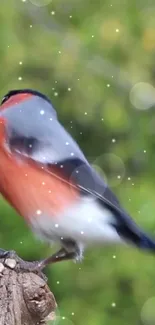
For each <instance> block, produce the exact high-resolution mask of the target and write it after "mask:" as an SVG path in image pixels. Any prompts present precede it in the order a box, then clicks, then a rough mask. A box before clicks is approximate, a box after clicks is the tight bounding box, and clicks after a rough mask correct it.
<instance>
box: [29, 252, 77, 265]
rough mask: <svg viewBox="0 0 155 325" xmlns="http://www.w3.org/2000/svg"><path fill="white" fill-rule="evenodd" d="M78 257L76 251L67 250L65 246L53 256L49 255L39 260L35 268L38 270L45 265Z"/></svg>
mask: <svg viewBox="0 0 155 325" xmlns="http://www.w3.org/2000/svg"><path fill="white" fill-rule="evenodd" d="M75 257H76V253H75V252H67V251H66V250H65V248H61V249H60V250H59V251H58V252H57V253H55V254H53V255H52V256H49V257H47V258H46V259H43V260H41V261H39V262H37V264H36V266H35V268H36V270H42V269H44V267H45V266H47V265H48V264H51V263H56V262H60V261H66V260H72V259H74V258H75Z"/></svg>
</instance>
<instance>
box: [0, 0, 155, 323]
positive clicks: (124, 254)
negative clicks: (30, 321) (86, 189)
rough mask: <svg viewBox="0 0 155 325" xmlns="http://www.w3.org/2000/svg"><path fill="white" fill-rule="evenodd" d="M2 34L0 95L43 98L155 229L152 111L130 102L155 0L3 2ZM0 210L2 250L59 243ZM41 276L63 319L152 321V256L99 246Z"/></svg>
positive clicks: (152, 76)
mask: <svg viewBox="0 0 155 325" xmlns="http://www.w3.org/2000/svg"><path fill="white" fill-rule="evenodd" d="M0 40H1V45H0V63H1V73H0V96H1V97H3V95H4V94H5V93H6V92H7V91H8V90H9V89H14V88H34V89H37V90H40V91H41V92H43V93H45V94H46V95H48V96H49V97H50V98H51V100H52V103H53V105H54V107H55V109H56V110H57V112H58V116H59V118H60V120H61V122H62V123H63V124H64V125H65V127H66V128H67V129H68V130H69V132H71V134H72V135H73V136H74V137H75V139H76V140H77V142H78V143H79V144H80V146H81V148H82V149H83V151H84V152H85V154H86V156H87V157H88V159H89V160H90V162H91V163H92V164H94V166H95V168H97V169H98V170H99V172H100V173H103V175H104V177H105V178H106V179H107V182H108V184H110V186H111V188H112V190H113V191H114V192H115V193H116V194H117V196H118V197H119V199H120V201H121V203H122V205H123V206H124V207H125V208H126V209H127V210H128V211H129V212H130V214H131V215H132V216H133V218H134V219H135V220H136V222H137V223H138V224H139V225H140V226H141V227H142V228H143V229H145V231H146V232H148V233H150V234H152V235H153V236H155V199H154V196H155V181H154V180H155V154H154V152H155V113H154V112H155V111H154V106H153V105H152V107H151V108H149V109H143V110H141V109H137V108H136V107H135V106H134V105H132V104H133V103H132V101H131V90H132V89H135V88H133V87H134V85H136V84H139V83H140V82H145V83H148V84H149V85H152V86H154V85H155V3H154V1H151V0H148V1H143V0H134V1H133V0H111V1H109V0H108V1H107V0H105V1H103V0H102V1H99V0H94V1H91V0H85V1H83V0H53V1H50V0H32V1H29V0H26V1H21V0H9V1H2V2H1V10H0ZM21 62H22V63H21ZM148 87H150V89H151V94H150V93H149V94H150V96H152V97H154V89H153V88H151V86H148ZM144 90H145V85H144ZM141 94H142V93H141ZM150 96H148V97H147V96H146V97H147V98H146V97H145V96H144V101H142V102H141V101H140V107H141V108H142V107H143V106H144V107H143V108H146V107H147V105H146V103H147V101H148V100H149V98H150ZM23 195H24V193H23ZM0 215H1V217H0V246H1V247H3V248H6V249H14V250H16V251H17V252H18V254H19V255H20V256H21V257H23V258H24V259H27V260H34V259H39V258H43V257H45V256H48V255H49V254H50V253H51V251H54V249H56V248H53V249H52V250H51V248H49V247H47V245H45V244H43V243H40V242H39V241H37V240H36V239H35V238H34V236H33V235H32V233H31V232H30V230H29V229H28V228H27V226H26V225H25V223H24V221H23V220H21V218H20V217H19V216H18V215H17V214H16V213H15V212H14V210H13V209H12V208H11V207H10V206H8V204H7V203H6V202H4V200H3V199H1V201H0ZM46 274H47V276H48V279H49V286H50V288H51V290H52V291H53V292H54V294H55V297H56V300H57V303H58V306H59V307H58V308H59V312H58V313H59V316H60V317H59V321H58V324H60V325H62V324H64V325H73V324H75V325H82V324H85V325H104V324H105V325H107V324H111V325H125V324H127V325H128V324H131V323H132V324H136V325H137V324H142V323H143V324H145V325H147V324H149V325H150V324H151V325H152V324H155V313H154V309H155V299H152V298H153V297H155V257H154V256H153V255H151V254H146V253H143V252H140V251H138V250H136V249H133V248H131V247H129V248H128V247H115V246H112V247H109V248H107V247H99V248H94V249H93V250H89V251H87V252H86V254H85V260H84V262H83V263H82V264H74V263H72V262H64V263H60V264H57V265H54V266H50V267H49V268H47V270H46ZM150 315H151V316H150ZM64 317H65V319H64ZM149 317H150V320H149ZM149 321H150V322H149Z"/></svg>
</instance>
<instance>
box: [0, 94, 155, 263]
mask: <svg viewBox="0 0 155 325" xmlns="http://www.w3.org/2000/svg"><path fill="white" fill-rule="evenodd" d="M0 193H1V195H2V196H3V197H4V199H6V200H7V201H8V203H9V204H10V205H11V206H12V207H13V208H14V209H15V210H16V211H17V212H18V213H19V215H21V217H23V218H24V219H25V221H26V222H27V224H28V225H29V226H30V228H31V229H32V231H33V232H34V234H35V236H37V237H38V238H40V239H41V240H43V241H46V242H47V243H49V244H52V243H53V242H56V243H58V244H59V245H60V249H59V251H57V252H56V253H54V254H52V255H51V256H49V257H47V258H43V259H42V260H41V261H38V262H37V267H38V269H43V268H44V267H45V266H47V265H48V264H50V263H55V262H58V261H65V260H73V261H77V262H81V261H82V260H83V255H84V251H85V249H86V248H87V247H90V246H92V247H93V246H95V245H102V244H103V245H117V244H129V245H132V246H135V247H137V248H139V249H143V250H145V251H148V252H149V251H150V252H153V253H154V251H155V240H154V239H153V238H151V237H150V236H149V235H147V234H146V233H145V232H144V231H143V230H141V228H140V227H139V226H138V225H137V224H136V222H135V221H134V220H133V218H131V217H130V215H129V214H128V212H127V211H126V210H125V209H124V208H123V207H122V206H121V203H120V201H119V200H118V198H117V197H116V195H115V194H114V193H113V192H112V191H111V189H110V188H109V187H108V185H107V184H106V183H105V181H104V179H103V178H102V177H101V175H100V174H98V173H97V171H96V170H95V169H94V168H93V166H91V164H90V163H89V161H88V160H87V158H86V157H85V155H84V153H83V152H82V150H81V149H80V147H79V145H78V144H77V143H76V141H75V140H74V139H73V137H72V136H71V135H70V134H69V132H68V131H67V130H66V129H65V127H64V126H63V125H62V123H60V121H59V119H58V115H57V112H56V110H55V109H54V108H53V105H52V103H51V101H50V99H49V98H48V97H47V96H45V95H43V94H42V93H41V92H39V91H37V90H33V89H15V90H11V91H9V92H8V93H7V94H6V95H5V96H4V97H3V99H2V101H1V104H0ZM8 253H9V251H6V250H4V249H2V248H1V249H0V257H4V256H7V254H8Z"/></svg>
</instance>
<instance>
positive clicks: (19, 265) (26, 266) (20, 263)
mask: <svg viewBox="0 0 155 325" xmlns="http://www.w3.org/2000/svg"><path fill="white" fill-rule="evenodd" d="M0 261H2V263H3V264H4V265H5V266H6V267H9V268H11V269H15V270H16V271H23V272H34V273H36V274H38V275H39V276H40V277H42V278H43V279H44V280H45V281H46V280H47V278H46V276H45V275H44V274H43V273H42V272H41V268H40V267H39V265H40V262H39V261H33V262H29V261H24V260H23V259H22V258H20V257H19V256H18V255H17V254H16V252H15V251H13V250H11V251H5V250H3V249H0Z"/></svg>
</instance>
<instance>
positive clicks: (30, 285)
mask: <svg viewBox="0 0 155 325" xmlns="http://www.w3.org/2000/svg"><path fill="white" fill-rule="evenodd" d="M19 261H21V259H20V258H19V257H18V256H17V255H16V254H14V257H13V258H8V259H0V325H39V324H42V325H46V324H48V321H50V320H51V321H52V320H54V319H55V309H56V306H57V305H56V301H55V298H54V295H53V293H52V292H51V291H50V289H49V287H48V286H47V284H46V280H45V276H44V275H43V274H42V273H39V274H37V273H36V272H32V271H28V270H23V269H22V268H20V263H19ZM26 263H29V262H26ZM51 323H52V322H50V324H51Z"/></svg>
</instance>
